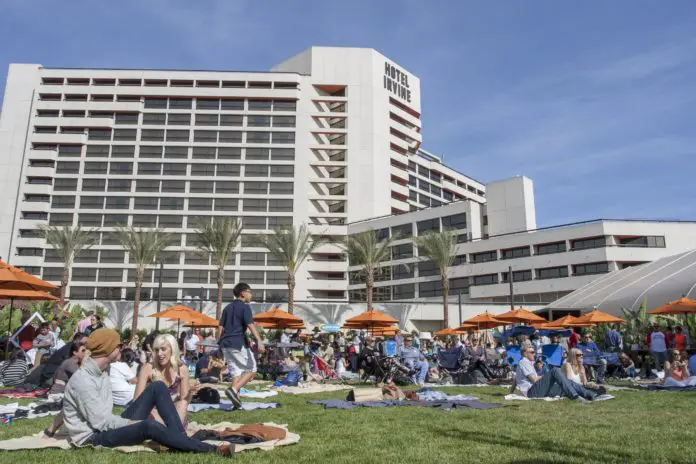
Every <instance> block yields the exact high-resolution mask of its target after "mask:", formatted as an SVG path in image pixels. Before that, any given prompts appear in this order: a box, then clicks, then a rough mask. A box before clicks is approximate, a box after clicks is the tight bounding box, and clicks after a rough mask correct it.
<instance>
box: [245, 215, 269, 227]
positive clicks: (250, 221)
mask: <svg viewBox="0 0 696 464" xmlns="http://www.w3.org/2000/svg"><path fill="white" fill-rule="evenodd" d="M242 228H243V229H247V230H265V229H266V218H265V217H260V216H247V217H244V218H242Z"/></svg>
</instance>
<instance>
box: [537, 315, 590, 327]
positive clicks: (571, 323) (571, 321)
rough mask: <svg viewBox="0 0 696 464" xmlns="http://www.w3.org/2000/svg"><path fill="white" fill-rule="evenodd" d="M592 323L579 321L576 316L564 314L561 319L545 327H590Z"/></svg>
mask: <svg viewBox="0 0 696 464" xmlns="http://www.w3.org/2000/svg"><path fill="white" fill-rule="evenodd" d="M591 325H592V324H590V323H588V322H578V318H577V317H575V316H570V315H568V316H563V317H562V318H560V319H556V320H555V321H551V322H549V323H548V324H546V325H545V326H544V328H545V329H565V328H568V327H590V326H591Z"/></svg>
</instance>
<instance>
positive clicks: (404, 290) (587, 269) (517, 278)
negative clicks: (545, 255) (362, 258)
mask: <svg viewBox="0 0 696 464" xmlns="http://www.w3.org/2000/svg"><path fill="white" fill-rule="evenodd" d="M572 268H573V275H574V276H583V275H592V274H602V273H606V272H609V264H608V263H587V264H576V265H573V266H572ZM535 272H536V275H537V279H538V280H541V279H556V278H562V277H568V276H569V274H568V266H559V267H552V268H544V269H536V270H535ZM507 278H508V277H507V273H503V274H502V282H507ZM527 280H532V270H525V271H516V272H513V281H514V282H522V281H527ZM355 283H358V282H354V281H351V284H355ZM498 283H500V281H499V276H498V274H487V275H479V276H473V277H471V278H469V277H460V278H456V279H449V285H450V286H449V293H450V295H457V294H460V293H461V294H468V293H469V287H473V286H477V285H494V284H498ZM416 286H417V287H418V297H419V298H430V297H438V296H442V282H441V281H440V280H439V279H438V280H434V281H430V282H420V283H418V284H402V285H393V286H384V287H375V288H374V293H373V299H374V300H375V301H387V300H396V301H399V300H403V299H411V298H415V290H416ZM365 292H366V291H365V289H357V290H351V291H350V292H349V299H350V300H351V301H365Z"/></svg>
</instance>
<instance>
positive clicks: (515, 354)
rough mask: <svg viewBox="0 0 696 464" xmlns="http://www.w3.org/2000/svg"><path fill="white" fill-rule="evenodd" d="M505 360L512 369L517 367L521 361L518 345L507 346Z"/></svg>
mask: <svg viewBox="0 0 696 464" xmlns="http://www.w3.org/2000/svg"><path fill="white" fill-rule="evenodd" d="M505 358H506V359H507V362H508V364H510V365H511V366H512V367H517V365H518V364H519V363H520V361H521V360H522V353H521V352H520V347H519V345H509V346H508V347H507V348H506V349H505Z"/></svg>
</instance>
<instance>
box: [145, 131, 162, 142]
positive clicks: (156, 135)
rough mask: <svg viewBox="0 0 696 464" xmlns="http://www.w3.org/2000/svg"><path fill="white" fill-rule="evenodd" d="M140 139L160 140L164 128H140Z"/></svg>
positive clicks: (148, 140)
mask: <svg viewBox="0 0 696 464" xmlns="http://www.w3.org/2000/svg"><path fill="white" fill-rule="evenodd" d="M140 140H143V141H146V142H162V141H164V129H142V130H141V131H140Z"/></svg>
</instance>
